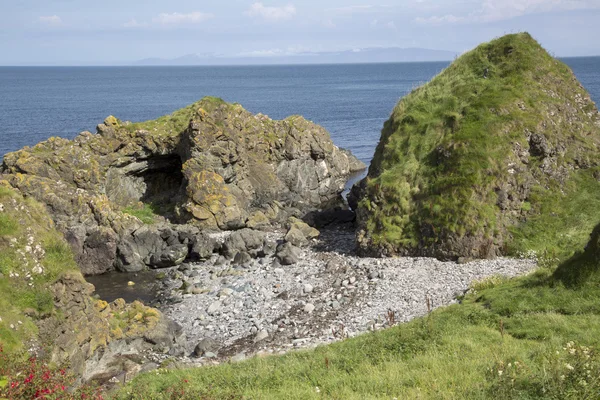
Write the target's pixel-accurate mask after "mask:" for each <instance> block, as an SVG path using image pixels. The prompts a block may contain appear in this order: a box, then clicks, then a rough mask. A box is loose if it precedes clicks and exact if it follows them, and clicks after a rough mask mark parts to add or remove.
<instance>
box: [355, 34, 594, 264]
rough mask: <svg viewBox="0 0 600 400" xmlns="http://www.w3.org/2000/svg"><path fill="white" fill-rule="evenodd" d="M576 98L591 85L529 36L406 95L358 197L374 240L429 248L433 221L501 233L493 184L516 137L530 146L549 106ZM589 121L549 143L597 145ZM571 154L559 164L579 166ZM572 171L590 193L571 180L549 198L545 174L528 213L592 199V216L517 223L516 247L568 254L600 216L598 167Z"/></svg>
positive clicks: (451, 228) (509, 39)
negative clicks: (425, 230) (529, 135)
mask: <svg viewBox="0 0 600 400" xmlns="http://www.w3.org/2000/svg"><path fill="white" fill-rule="evenodd" d="M507 49H512V50H510V53H508V50H507ZM486 70H487V78H484V77H483V76H484V73H485V71H486ZM548 90H552V91H555V92H556V93H557V95H558V96H556V97H554V96H553V95H551V94H550V93H549V91H548ZM575 94H581V95H584V91H583V90H582V89H581V88H579V87H578V86H577V85H576V84H574V83H573V79H572V75H571V72H570V70H569V68H568V67H567V66H566V65H564V64H563V63H561V62H560V61H557V60H555V59H553V58H552V57H551V56H550V55H549V54H548V53H547V52H546V51H545V50H544V49H543V48H542V47H541V46H540V45H539V44H538V43H537V42H536V41H535V40H533V39H532V38H531V37H530V36H529V35H528V34H526V33H523V34H516V35H507V36H504V37H502V38H499V39H496V40H494V41H492V42H490V43H486V44H483V45H481V46H478V47H477V48H476V49H474V50H472V51H470V52H469V53H466V54H465V55H463V56H461V57H460V58H459V59H458V60H456V61H455V62H454V63H452V64H451V65H450V66H449V67H448V68H447V69H446V70H445V71H443V72H442V73H441V74H439V75H438V76H436V77H435V78H434V79H433V80H432V81H431V82H429V83H428V84H426V85H425V86H422V87H420V88H418V89H416V90H414V91H413V92H412V93H411V94H409V95H408V96H406V97H404V98H403V99H402V100H401V101H400V102H399V103H398V105H397V106H396V107H395V109H394V111H393V113H392V116H391V118H390V119H389V120H388V121H387V122H386V124H385V126H384V129H383V131H382V137H381V141H380V144H379V146H378V149H377V152H376V154H375V157H374V159H373V163H372V166H371V168H370V174H369V176H370V179H369V180H368V190H367V191H368V197H367V198H365V199H363V200H362V202H361V203H360V207H362V208H364V209H367V210H369V213H368V214H369V217H368V220H367V221H366V226H367V230H368V231H369V232H370V235H371V238H372V241H373V243H374V244H376V245H384V246H385V245H386V244H391V245H392V247H401V248H402V247H408V248H412V247H417V246H419V245H427V244H428V242H427V241H428V240H429V241H431V240H432V238H427V237H423V236H422V234H421V227H423V226H431V227H432V228H433V229H434V230H435V231H436V232H437V236H440V235H442V233H443V231H444V230H445V231H447V232H449V233H451V234H458V235H459V236H464V235H475V236H476V235H483V236H484V237H495V236H498V235H502V234H503V232H502V231H503V228H504V226H503V225H504V224H505V221H502V220H501V219H500V218H499V214H500V213H499V210H498V207H497V206H496V202H497V195H496V193H495V189H496V188H497V186H498V182H504V181H506V180H507V176H508V174H509V172H508V170H509V168H508V167H507V165H509V163H510V161H511V157H514V155H513V149H512V146H513V143H519V144H520V145H521V148H523V149H527V148H529V144H528V143H527V139H526V137H525V135H524V131H525V130H526V129H527V130H529V131H531V132H540V129H541V128H540V123H542V121H544V120H545V119H547V116H548V114H549V112H550V111H551V110H552V108H549V107H553V106H554V105H560V104H561V103H564V100H563V99H565V98H567V99H571V98H573V96H574V95H575ZM570 101H571V100H570ZM582 124H583V126H582V127H581V129H576V131H575V132H573V128H571V129H566V128H565V127H560V128H558V129H554V128H552V129H554V130H552V129H550V128H548V131H547V135H548V136H549V141H550V142H551V143H556V142H561V141H562V142H565V141H573V140H575V139H574V138H576V140H575V142H577V146H578V147H579V148H586V149H593V148H594V147H593V140H597V139H598V137H599V135H598V134H592V135H588V133H589V132H598V129H597V127H594V126H592V125H591V124H590V122H589V121H582ZM573 157H574V154H570V153H567V154H565V155H564V157H562V158H559V159H558V163H559V165H565V164H572V163H573ZM531 163H532V167H533V168H534V169H535V167H536V163H539V160H537V159H535V158H532V160H531ZM572 175H573V176H572V178H573V180H574V181H577V182H582V181H583V182H585V185H584V189H583V190H581V189H578V190H574V186H572V187H570V188H569V189H571V190H568V191H565V193H564V195H563V196H556V195H554V196H548V194H549V193H552V192H557V191H558V189H557V188H556V187H554V186H552V183H551V182H548V180H547V179H545V178H544V177H543V176H541V177H538V179H541V180H540V181H539V182H538V183H537V186H535V187H534V190H533V195H532V196H531V198H530V199H528V201H527V202H525V203H524V204H523V206H522V210H523V212H522V214H523V217H525V216H528V215H535V214H537V213H538V212H539V211H540V210H544V211H547V210H548V209H556V208H558V209H560V208H568V209H572V210H576V209H577V207H578V206H579V205H580V204H587V205H589V206H590V207H589V208H588V209H586V213H585V215H586V217H585V218H582V215H584V213H577V212H574V213H568V214H565V215H563V217H562V218H560V219H559V220H557V221H550V219H549V218H546V219H544V220H542V221H535V220H532V221H531V223H528V224H525V226H519V227H516V228H515V229H514V232H515V233H516V235H515V240H514V241H513V243H511V247H512V248H513V250H515V249H516V250H527V249H535V250H543V249H546V248H548V247H557V246H558V247H560V251H561V252H563V253H566V252H568V251H571V250H572V249H573V247H569V246H572V244H573V243H575V244H576V245H577V246H576V247H575V248H578V247H580V246H582V245H583V244H584V243H585V240H586V236H587V234H588V233H589V232H590V230H591V228H592V227H593V226H594V225H595V223H597V222H598V221H600V207H599V205H600V185H598V183H597V182H595V185H592V184H590V182H592V181H595V180H593V178H592V179H590V177H591V175H592V171H587V172H578V173H573V174H572ZM548 186H549V189H550V190H547V189H548ZM546 215H548V214H546ZM571 217H572V218H571ZM548 222H551V223H548ZM521 231H522V232H524V234H519V233H520V232H521ZM571 231H572V233H573V235H574V236H573V237H572V240H566V241H565V240H563V238H561V232H568V233H571ZM420 241H425V243H422V244H420ZM563 242H564V243H563Z"/></svg>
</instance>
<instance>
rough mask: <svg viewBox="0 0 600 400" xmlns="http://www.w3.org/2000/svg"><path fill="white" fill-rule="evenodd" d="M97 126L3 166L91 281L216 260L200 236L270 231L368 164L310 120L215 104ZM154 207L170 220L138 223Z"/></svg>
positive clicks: (325, 201)
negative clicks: (42, 208)
mask: <svg viewBox="0 0 600 400" xmlns="http://www.w3.org/2000/svg"><path fill="white" fill-rule="evenodd" d="M97 130H98V134H95V135H94V134H91V133H89V132H83V133H81V134H80V135H79V136H78V137H77V138H75V139H74V140H73V141H68V140H65V139H59V138H51V139H49V140H47V141H45V142H42V143H40V144H38V145H36V146H34V147H32V148H24V149H22V150H20V151H17V152H15V153H10V154H7V155H6V156H5V157H4V163H3V165H2V176H3V178H4V179H6V180H8V181H9V182H10V183H11V185H12V186H13V187H15V188H18V189H19V190H20V191H21V192H22V193H25V194H26V195H29V196H32V197H34V198H35V199H37V200H39V201H40V202H42V203H43V204H46V205H47V207H48V209H49V211H50V213H51V214H52V216H53V218H54V220H55V221H56V224H57V227H58V228H59V230H61V231H62V232H63V233H64V234H65V236H66V237H67V239H68V240H69V243H70V244H71V246H72V247H73V249H74V250H75V253H76V257H77V263H78V265H80V267H81V269H82V271H83V272H84V273H102V272H104V271H106V270H109V269H111V268H113V267H117V268H119V269H122V270H126V271H135V270H140V269H142V268H145V267H146V266H147V265H151V266H170V265H176V264H177V263H178V262H181V261H183V260H184V259H185V258H186V257H189V256H190V254H191V253H192V252H193V253H194V254H196V255H198V254H206V253H208V254H210V253H211V252H212V248H210V246H211V244H210V243H209V241H206V240H203V239H198V238H199V237H201V235H200V231H201V230H205V229H214V230H218V229H239V228H243V227H252V228H260V227H263V226H268V225H272V224H277V223H279V222H281V221H285V220H287V218H288V216H289V215H302V214H304V213H306V212H308V211H311V210H314V209H318V208H322V207H326V206H328V205H332V204H335V203H336V202H337V201H339V199H340V193H341V192H342V190H343V187H344V184H345V181H346V178H347V176H348V175H349V174H350V173H352V172H354V171H357V170H360V169H361V168H364V165H362V163H360V161H358V160H357V159H356V158H354V157H353V156H351V155H349V154H348V153H347V152H345V151H342V150H340V149H338V148H337V147H336V146H334V145H333V143H332V142H331V140H330V138H329V135H328V133H327V132H326V131H325V130H324V129H323V128H321V127H319V126H317V125H315V124H313V123H311V122H309V121H306V120H305V119H303V118H302V117H290V118H287V119H285V120H283V121H273V120H271V119H269V118H268V117H266V116H263V115H260V114H258V115H252V114H251V113H249V112H248V111H246V110H244V109H243V108H242V107H241V106H240V105H232V104H227V103H225V102H223V101H221V100H219V99H215V98H205V99H203V100H201V101H200V102H198V103H195V104H193V105H191V106H189V107H187V108H184V109H182V110H179V111H177V112H175V113H173V114H172V115H170V116H166V117H162V118H159V119H157V120H153V121H147V122H143V123H136V124H131V123H121V122H120V121H119V120H117V119H116V118H114V117H108V118H107V119H106V120H105V121H104V123H103V124H101V125H99V126H98V128H97ZM148 209H150V210H151V214H152V215H151V217H150V219H153V220H154V221H153V222H156V221H158V222H160V223H159V224H155V225H152V226H143V223H142V221H141V220H140V218H137V217H134V216H132V215H137V216H140V215H142V214H143V213H144V212H145V211H147V210H148ZM142 219H143V218H142ZM183 224H185V225H183ZM194 248H195V249H196V250H194V251H193V249H194ZM152 256H154V257H152ZM153 260H154V261H153Z"/></svg>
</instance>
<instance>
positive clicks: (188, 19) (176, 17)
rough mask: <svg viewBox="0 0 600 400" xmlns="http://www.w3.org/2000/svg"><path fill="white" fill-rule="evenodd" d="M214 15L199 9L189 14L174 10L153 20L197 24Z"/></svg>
mask: <svg viewBox="0 0 600 400" xmlns="http://www.w3.org/2000/svg"><path fill="white" fill-rule="evenodd" d="M213 17H214V15H213V14H207V13H202V12H199V11H194V12H191V13H188V14H182V13H178V12H174V13H171V14H169V13H162V14H159V15H158V17H156V18H153V19H152V22H154V23H157V24H161V25H178V24H197V23H200V22H203V21H206V20H207V19H211V18H213ZM133 21H135V20H133Z"/></svg>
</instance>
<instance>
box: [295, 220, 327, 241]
mask: <svg viewBox="0 0 600 400" xmlns="http://www.w3.org/2000/svg"><path fill="white" fill-rule="evenodd" d="M289 224H290V230H291V229H298V230H299V231H300V232H302V235H303V236H304V237H305V238H306V239H307V240H310V239H316V238H318V237H319V234H320V233H319V231H318V230H317V229H315V228H313V227H312V226H310V225H308V224H307V223H306V222H304V221H302V220H301V219H298V218H296V217H290V219H289Z"/></svg>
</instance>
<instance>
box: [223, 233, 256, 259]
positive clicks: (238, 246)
mask: <svg viewBox="0 0 600 400" xmlns="http://www.w3.org/2000/svg"><path fill="white" fill-rule="evenodd" d="M264 240H265V233H264V232H260V231H255V230H253V229H241V230H239V231H235V232H233V233H232V234H231V235H229V237H227V239H225V242H224V243H223V248H222V252H223V255H225V256H226V257H228V258H229V259H232V258H233V257H234V256H235V255H236V254H238V253H239V252H246V253H248V254H249V255H250V256H252V257H257V256H258V253H259V251H262V250H263V243H264Z"/></svg>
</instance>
